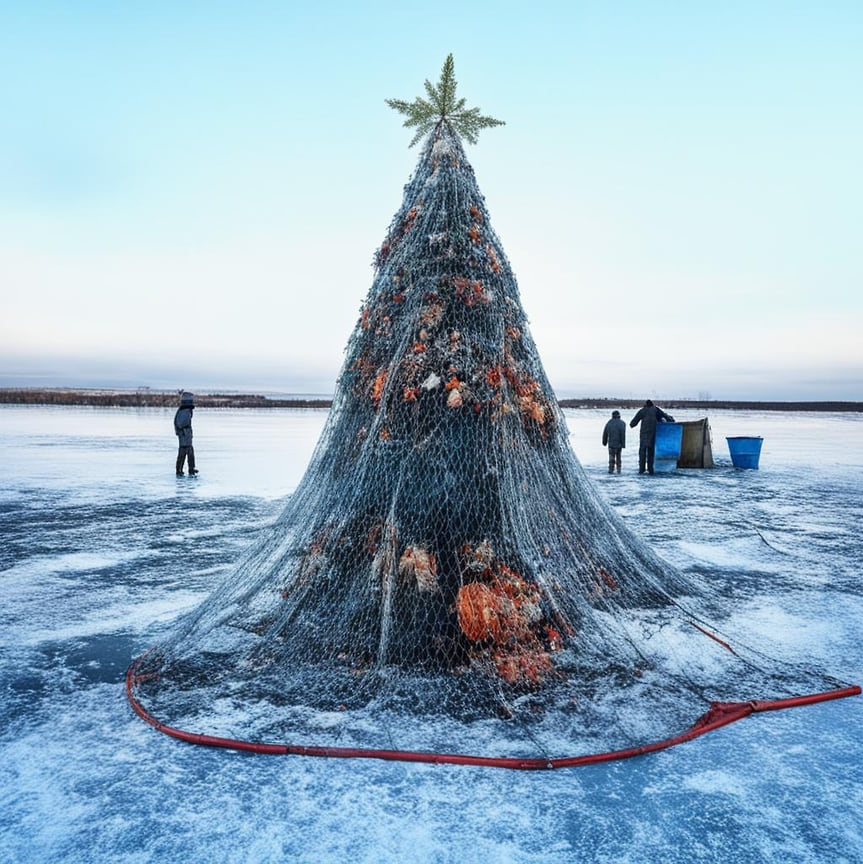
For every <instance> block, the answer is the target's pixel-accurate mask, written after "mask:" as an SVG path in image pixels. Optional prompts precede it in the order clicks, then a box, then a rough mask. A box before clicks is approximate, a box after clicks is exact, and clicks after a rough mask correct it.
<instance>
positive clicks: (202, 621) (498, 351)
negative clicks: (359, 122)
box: [133, 122, 838, 756]
mask: <svg viewBox="0 0 863 864" xmlns="http://www.w3.org/2000/svg"><path fill="white" fill-rule="evenodd" d="M710 604H711V597H710V595H709V594H708V593H707V592H706V590H705V588H704V586H703V585H701V584H700V583H699V582H697V581H696V580H695V579H694V578H693V577H689V576H684V575H683V574H681V573H680V572H678V571H677V570H675V569H674V568H673V567H671V566H670V565H669V564H667V563H666V562H664V561H663V560H661V559H660V558H659V557H657V556H656V555H655V554H653V552H652V551H651V550H650V549H649V548H648V547H647V546H646V545H645V544H644V543H643V542H641V541H639V540H638V539H637V538H636V537H635V536H634V535H633V534H632V533H631V532H630V531H629V530H628V529H627V528H626V527H625V526H624V524H623V523H622V521H621V519H620V518H619V517H618V516H617V515H616V513H615V512H614V511H613V510H612V509H611V508H610V507H609V506H608V505H607V504H606V503H605V501H604V500H603V499H602V498H601V497H600V495H599V494H598V493H597V492H596V491H595V490H594V488H593V487H592V485H591V483H590V482H589V480H588V479H587V478H586V476H585V474H584V472H583V469H582V468H581V466H580V464H579V462H578V460H577V459H576V457H575V455H574V453H573V452H572V449H571V446H570V443H569V438H568V432H567V428H566V424H565V420H564V418H563V416H562V413H561V411H560V409H559V407H558V405H557V402H556V400H555V398H554V394H553V392H552V389H551V387H550V386H549V382H548V380H547V378H546V376H545V373H544V371H543V367H542V364H541V362H540V359H539V355H538V353H537V350H536V346H535V345H534V342H533V340H532V338H531V335H530V331H529V329H528V326H527V320H526V318H525V313H524V311H523V309H522V305H521V302H520V299H519V293H518V287H517V285H516V280H515V278H514V276H513V273H512V270H511V268H510V265H509V262H508V261H507V258H506V255H505V254H504V251H503V248H502V247H501V244H500V241H499V240H498V238H497V236H496V235H495V233H494V231H493V230H492V227H491V225H490V222H489V215H488V212H487V210H486V205H485V201H484V199H483V197H482V195H481V194H480V192H479V189H478V186H477V183H476V180H475V177H474V173H473V170H472V168H471V166H470V165H469V164H468V161H467V159H466V158H465V154H464V151H463V149H462V146H461V143H460V141H459V139H458V137H457V135H456V134H455V133H454V132H453V131H452V130H451V129H450V128H449V127H448V126H447V124H446V123H445V122H443V123H441V124H439V125H438V127H437V129H436V130H435V132H434V133H433V134H432V135H430V136H429V138H428V140H427V142H426V144H425V146H424V149H423V151H422V153H421V156H420V159H419V163H418V167H417V169H416V171H415V173H414V176H413V177H412V179H411V180H410V181H409V183H408V185H407V186H406V187H405V190H404V200H403V202H402V205H401V207H400V209H399V210H398V212H397V213H396V215H395V217H394V219H393V221H392V223H391V225H390V227H389V230H388V232H387V234H386V238H385V240H384V242H383V244H382V245H381V247H380V248H379V249H378V251H377V253H376V256H375V275H374V279H373V284H372V287H371V290H370V292H369V294H368V297H367V298H366V300H365V302H364V304H363V306H362V310H361V315H360V317H359V321H358V322H357V325H356V327H355V329H354V331H353V334H352V336H351V338H350V341H349V343H348V346H347V349H346V359H345V362H344V366H343V368H342V371H341V374H340V377H339V379H338V385H337V388H336V393H335V397H334V402H333V406H332V409H331V411H330V414H329V417H328V420H327V422H326V425H325V428H324V430H323V432H322V434H321V438H320V441H319V442H318V444H317V447H316V449H315V451H314V454H313V456H312V459H311V461H310V464H309V466H308V469H307V471H306V473H305V475H304V477H303V478H302V480H301V482H300V484H299V486H298V488H297V489H296V491H295V492H294V493H293V495H292V496H291V497H290V498H289V500H288V502H287V505H286V507H285V509H284V511H283V513H282V514H281V516H280V517H279V518H278V520H277V521H276V522H275V524H274V525H273V526H272V527H271V528H270V529H269V530H268V531H267V532H266V536H265V537H264V538H263V540H262V541H261V542H260V543H258V544H257V545H256V546H255V547H254V548H253V549H252V550H251V551H250V552H249V554H248V555H247V556H246V557H245V559H244V560H242V561H241V562H240V563H239V565H238V566H237V567H236V568H235V569H234V571H233V572H232V573H231V574H230V577H229V578H228V579H227V580H226V581H224V583H223V584H222V585H221V587H220V588H218V589H217V590H216V591H215V593H213V594H212V596H211V597H210V598H209V599H208V600H206V602H204V603H203V604H202V605H201V606H200V607H199V608H198V609H197V610H196V611H194V612H193V613H192V614H191V615H189V616H187V617H186V618H185V619H184V620H183V621H182V622H181V623H180V625H179V626H178V627H177V629H176V630H175V631H174V632H173V634H172V635H171V636H170V637H169V638H167V639H165V640H164V641H163V642H162V644H160V645H159V646H158V647H157V648H156V649H154V650H153V651H151V652H150V653H148V654H147V655H146V656H145V657H144V658H142V659H141V660H139V661H138V666H137V668H136V675H135V679H134V688H133V689H134V696H135V698H136V699H137V700H138V701H139V702H140V704H141V705H143V706H144V708H145V710H146V711H147V712H148V713H149V714H151V715H153V716H155V717H157V718H158V720H159V721H160V722H162V723H165V724H169V725H173V726H176V727H179V728H182V729H189V730H194V731H196V732H201V733H206V734H210V735H221V736H229V737H231V738H237V739H242V740H245V741H291V742H302V743H308V744H315V745H323V746H326V745H334V746H335V745H337V746H340V747H361V748H380V749H387V750H390V749H397V750H422V751H430V752H453V751H456V752H470V753H476V754H480V755H495V756H497V755H502V756H511V755H516V756H518V755H531V756H538V755H542V756H554V755H562V754H578V753H590V752H596V751H606V750H613V749H617V748H622V747H632V746H637V745H640V744H644V743H646V742H650V741H656V740H659V739H661V738H665V737H668V736H669V735H674V734H676V733H679V732H680V731H682V730H683V729H685V728H687V727H689V726H690V725H691V724H692V723H693V721H695V720H696V719H697V718H698V717H700V716H701V715H702V714H704V712H705V711H706V710H707V708H708V706H709V704H710V702H712V701H717V700H718V701H722V700H729V699H734V700H748V699H755V698H783V697H788V696H794V695H798V694H800V693H805V692H812V690H815V689H824V688H825V686H837V685H838V682H833V681H831V680H829V679H825V678H824V677H822V676H819V675H815V674H813V673H808V672H803V671H801V669H799V668H798V667H796V666H791V665H787V664H783V663H779V662H777V661H774V660H769V661H768V660H765V658H764V657H763V656H762V655H760V654H759V653H757V652H756V651H754V650H747V649H745V648H743V647H742V646H739V645H735V646H733V647H734V653H732V651H731V650H729V648H728V646H727V645H725V644H723V642H721V641H718V640H717V639H716V638H709V636H708V635H707V634H706V632H705V631H709V632H710V633H713V634H714V635H715V634H716V633H717V631H716V629H715V628H714V627H712V626H710V625H706V624H705V619H704V615H705V610H708V609H709V607H710ZM723 641H724V640H723Z"/></svg>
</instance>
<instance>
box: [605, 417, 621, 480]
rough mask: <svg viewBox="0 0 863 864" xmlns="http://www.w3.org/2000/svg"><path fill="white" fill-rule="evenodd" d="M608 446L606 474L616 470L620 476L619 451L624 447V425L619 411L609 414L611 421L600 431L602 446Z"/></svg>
mask: <svg viewBox="0 0 863 864" xmlns="http://www.w3.org/2000/svg"><path fill="white" fill-rule="evenodd" d="M606 445H608V473H609V474H613V473H614V469H615V468H617V473H618V474H620V457H621V451H622V450H623V448H624V447H626V423H624V422H623V420H621V419H620V411H612V412H611V420H609V421H608V423H606V424H605V429H603V430H602V446H603V447H605V446H606Z"/></svg>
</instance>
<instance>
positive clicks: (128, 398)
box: [0, 387, 863, 412]
mask: <svg viewBox="0 0 863 864" xmlns="http://www.w3.org/2000/svg"><path fill="white" fill-rule="evenodd" d="M179 392H180V391H174V390H154V389H151V388H149V387H139V388H137V389H135V390H108V389H101V390H98V389H74V388H65V387H56V388H52V387H6V388H0V404H7V405H83V406H93V407H100V408H174V407H176V406H177V404H178V403H179ZM657 401H659V402H661V404H662V407H663V408H665V409H667V410H669V411H672V410H675V409H686V408H689V409H693V410H698V411H711V410H720V409H741V410H752V411H855V412H863V402H839V401H832V402H831V401H824V402H787V401H786V402H769V401H753V402H747V401H743V400H738V401H727V400H720V399H658V400H657ZM195 402H196V404H197V405H198V407H200V408H329V407H330V405H332V400H331V399H306V398H303V397H302V396H286V397H269V396H261V395H259V394H254V393H196V394H195ZM559 404H560V406H561V407H562V408H608V409H609V410H611V409H613V408H632V409H636V408H640V407H641V406H642V405H643V404H644V400H643V399H611V398H593V397H590V398H583V399H560V400H559Z"/></svg>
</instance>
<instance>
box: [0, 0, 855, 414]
mask: <svg viewBox="0 0 863 864" xmlns="http://www.w3.org/2000/svg"><path fill="white" fill-rule="evenodd" d="M861 45H863V3H860V2H857V0H848V2H831V0H823V2H816V0H812V2H793V0H789V2H781V3H780V2H775V3H769V2H757V0H753V2H723V3H721V4H719V3H707V2H703V3H686V2H667V3H659V2H647V0H645V2H630V3H623V2H618V3H616V2H599V0H597V2H578V0H569V2H560V3H557V2H553V3H552V2H548V3H543V2H538V3H536V4H527V3H523V2H522V3H510V2H495V3H490V2H489V3H486V2H471V3H464V2H450V0H442V2H437V3H431V4H407V3H403V2H400V3H396V2H376V3H373V2H369V3H358V2H355V3H348V2H341V3H339V2H320V3H317V4H311V3H302V4H299V3H291V2H281V3H276V2H271V3H262V2H243V3H240V2H236V3H219V2H206V3H204V2H201V3H182V2H180V3H177V2H172V3H168V2H157V0H148V2H146V3H144V2H139V3H131V2H130V3H123V4H114V3H108V2H83V0H81V2H75V3H67V2H56V3H47V2H38V0H34V2H23V0H21V2H17V3H15V2H9V3H5V4H3V5H2V6H0V300H2V307H0V385H2V384H8V383H23V382H26V381H30V382H32V383H39V384H42V383H64V384H86V383H90V384H112V383H113V384H130V385H136V384H149V385H152V386H165V387H180V386H186V387H192V388H195V389H203V388H207V387H224V388H226V389H266V390H280V391H307V392H326V391H328V390H331V389H332V386H333V382H334V380H335V377H336V375H337V373H338V369H339V367H340V364H341V360H342V351H343V348H344V345H345V342H346V340H347V337H348V335H349V333H350V331H351V328H352V327H353V325H354V323H355V320H356V315H357V312H358V309H359V306H360V303H361V302H362V300H363V298H364V296H365V294H366V292H367V290H368V288H369V286H370V284H371V279H372V270H371V267H370V262H371V258H372V254H373V252H374V250H375V248H376V247H377V246H378V245H379V243H380V242H381V240H382V239H383V236H384V233H385V230H386V228H387V225H388V224H389V221H390V219H391V217H392V215H393V213H394V212H395V210H396V209H397V208H398V206H399V204H400V201H401V194H402V187H403V186H404V184H405V183H406V182H407V180H408V177H409V176H410V173H411V171H412V170H413V167H414V164H415V160H416V157H417V155H418V151H417V149H416V148H415V149H413V150H409V149H408V147H407V144H408V142H409V140H410V133H409V132H408V131H407V130H404V129H403V128H402V127H401V119H400V117H399V116H398V115H396V114H395V113H394V112H392V111H391V110H390V109H388V108H387V107H386V105H385V104H384V99H385V98H386V97H398V98H404V99H412V98H413V97H414V96H415V95H418V94H419V93H420V92H421V88H422V82H423V80H424V79H425V78H431V79H433V80H436V79H437V76H438V74H439V71H440V67H441V64H442V63H443V60H444V58H445V57H446V55H447V53H449V52H452V53H453V54H454V57H455V68H456V77H457V78H458V81H459V92H460V95H463V96H465V97H466V98H467V99H468V101H469V103H470V104H473V105H479V106H480V107H481V108H482V110H483V112H484V113H489V114H492V115H493V116H496V117H500V118H501V119H503V120H505V121H506V123H507V125H506V126H504V127H501V128H498V129H491V130H487V131H486V132H484V133H483V134H482V136H481V138H480V142H479V144H478V145H477V146H476V147H469V149H468V156H469V158H470V160H471V162H472V164H473V166H474V169H475V171H476V174H477V178H478V181H479V185H480V188H481V189H482V191H483V193H484V194H485V197H486V203H487V204H488V207H489V211H490V213H491V218H492V224H493V226H494V227H495V229H496V231H497V233H498V235H499V236H500V238H501V240H502V242H503V244H504V248H505V249H506V251H507V255H508V257H509V259H510V261H511V263H512V265H513V268H514V270H515V273H516V276H517V278H518V280H519V286H520V289H521V295H522V300H523V303H524V306H525V309H526V311H527V313H528V315H529V316H530V319H531V326H532V331H533V334H534V337H535V340H536V342H537V344H538V346H539V349H540V352H541V354H542V357H543V360H544V361H545V364H546V368H547V371H548V373H549V377H550V378H551V380H552V383H553V384H554V385H555V387H556V388H557V390H558V392H559V393H560V394H562V395H569V394H573V395H585V396H589V395H609V396H614V395H618V396H629V395H633V396H641V395H656V396H659V397H663V396H664V397H677V396H697V395H699V394H705V393H709V394H710V395H711V396H712V397H714V398H771V397H772V398H804V399H820V398H824V399H832V398H845V399H863V349H861V347H860V344H861V342H863V340H861V336H860V334H861V329H863V300H861V295H863V290H861V289H863V263H861V262H863V255H861V241H860V237H861V221H863V220H861V214H860V209H861V201H863V173H861V167H860V161H861V157H860V154H861V153H863V112H861V92H863V49H861Z"/></svg>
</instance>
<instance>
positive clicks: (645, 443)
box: [629, 399, 674, 474]
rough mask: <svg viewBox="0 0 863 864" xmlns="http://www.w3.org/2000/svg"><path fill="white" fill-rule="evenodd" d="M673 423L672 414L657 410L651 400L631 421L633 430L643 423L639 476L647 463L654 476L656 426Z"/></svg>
mask: <svg viewBox="0 0 863 864" xmlns="http://www.w3.org/2000/svg"><path fill="white" fill-rule="evenodd" d="M673 422H674V418H673V417H672V416H671V415H670V414H666V413H665V412H664V411H663V410H662V409H661V408H657V407H656V405H654V404H653V402H651V401H650V399H648V400H647V401H646V402H645V403H644V407H643V408H640V409H639V411H638V413H637V414H636V415H635V417H633V418H632V420H630V421H629V425H630V426H632V427H633V428H635V427H636V426H637V425H638V424H639V423H641V429H640V431H639V435H638V473H639V474H644V469H645V463H646V466H647V473H648V474H653V457H654V453H655V448H656V424H657V423H673Z"/></svg>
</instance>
